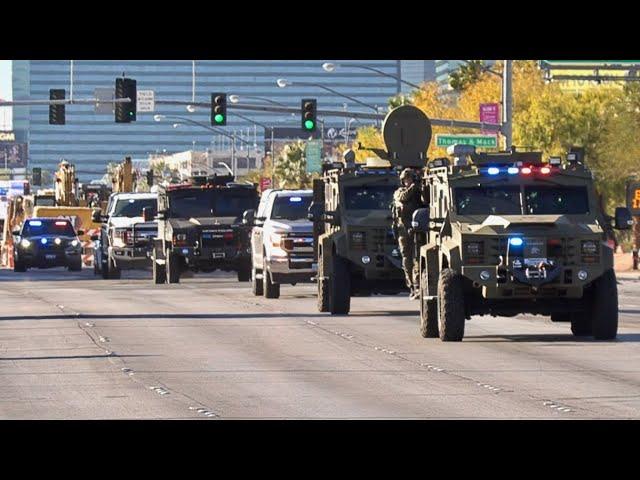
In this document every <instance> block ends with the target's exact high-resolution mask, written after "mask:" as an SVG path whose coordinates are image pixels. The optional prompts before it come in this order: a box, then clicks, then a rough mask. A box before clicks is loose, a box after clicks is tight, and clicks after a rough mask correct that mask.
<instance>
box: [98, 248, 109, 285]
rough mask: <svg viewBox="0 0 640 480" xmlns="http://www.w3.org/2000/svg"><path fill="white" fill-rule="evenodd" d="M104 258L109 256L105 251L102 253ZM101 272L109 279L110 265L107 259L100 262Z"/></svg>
mask: <svg viewBox="0 0 640 480" xmlns="http://www.w3.org/2000/svg"><path fill="white" fill-rule="evenodd" d="M102 258H103V259H105V258H107V257H106V256H105V255H104V253H103V254H102ZM100 267H101V268H100V273H101V274H102V278H104V279H105V280H108V279H109V267H108V265H107V261H103V262H101V264H100Z"/></svg>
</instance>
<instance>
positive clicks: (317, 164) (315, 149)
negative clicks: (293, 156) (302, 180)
mask: <svg viewBox="0 0 640 480" xmlns="http://www.w3.org/2000/svg"><path fill="white" fill-rule="evenodd" d="M304 156H305V158H306V160H307V172H308V173H314V172H321V171H322V141H321V140H309V141H308V142H307V147H306V148H305V151H304Z"/></svg>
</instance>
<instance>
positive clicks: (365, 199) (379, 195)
mask: <svg viewBox="0 0 640 480" xmlns="http://www.w3.org/2000/svg"><path fill="white" fill-rule="evenodd" d="M395 191H396V187H395V186H394V185H360V186H357V187H346V188H345V189H344V196H345V207H346V209H347V210H390V209H391V206H392V203H393V193H394V192H395Z"/></svg>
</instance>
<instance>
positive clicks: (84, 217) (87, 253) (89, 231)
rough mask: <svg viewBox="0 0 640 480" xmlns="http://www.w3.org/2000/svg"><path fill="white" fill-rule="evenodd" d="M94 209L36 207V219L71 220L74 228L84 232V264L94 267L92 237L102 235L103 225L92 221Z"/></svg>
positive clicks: (34, 213) (82, 240)
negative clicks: (54, 218) (101, 228)
mask: <svg viewBox="0 0 640 480" xmlns="http://www.w3.org/2000/svg"><path fill="white" fill-rule="evenodd" d="M92 212H93V208H90V207H44V206H43V207H34V209H33V216H34V217H62V218H66V219H69V220H70V221H71V224H72V225H73V227H74V228H75V229H76V231H78V230H83V231H84V235H81V236H80V237H79V238H80V241H81V242H82V263H84V264H85V265H87V266H91V265H93V246H94V245H93V242H92V241H91V236H92V235H100V226H101V225H102V224H100V223H96V222H94V221H93V220H92V219H91V214H92Z"/></svg>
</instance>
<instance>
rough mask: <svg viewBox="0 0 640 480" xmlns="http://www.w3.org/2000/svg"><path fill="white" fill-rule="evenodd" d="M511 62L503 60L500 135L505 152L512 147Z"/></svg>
mask: <svg viewBox="0 0 640 480" xmlns="http://www.w3.org/2000/svg"><path fill="white" fill-rule="evenodd" d="M512 118H513V60H504V72H503V76H502V134H503V135H504V142H505V150H510V149H511V146H512V145H513V124H512Z"/></svg>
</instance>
